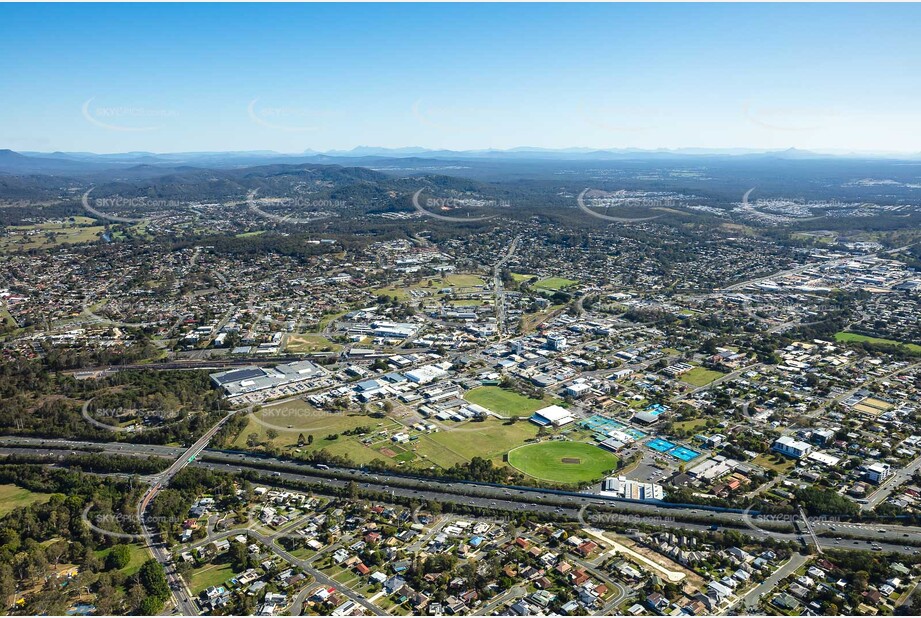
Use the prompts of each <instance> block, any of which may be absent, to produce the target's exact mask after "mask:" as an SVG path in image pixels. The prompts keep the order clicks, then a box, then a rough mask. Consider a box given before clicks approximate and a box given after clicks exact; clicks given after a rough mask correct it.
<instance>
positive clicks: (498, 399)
mask: <svg viewBox="0 0 921 618" xmlns="http://www.w3.org/2000/svg"><path fill="white" fill-rule="evenodd" d="M464 399H466V400H467V401H469V402H470V403H475V404H477V405H479V406H483V407H484V408H486V409H488V410H492V411H493V412H495V413H496V414H500V415H502V416H529V415H530V414H531V413H532V412H534V411H536V410H540V409H541V408H546V407H547V406H549V405H550V404H551V403H553V402H552V401H551V402H548V401H544V400H542V399H531V398H530V397H525V396H524V395H519V394H518V393H516V392H515V391H512V390H509V389H506V388H502V387H499V386H480V387H479V388H474V389H471V390H469V391H467V393H466V394H464Z"/></svg>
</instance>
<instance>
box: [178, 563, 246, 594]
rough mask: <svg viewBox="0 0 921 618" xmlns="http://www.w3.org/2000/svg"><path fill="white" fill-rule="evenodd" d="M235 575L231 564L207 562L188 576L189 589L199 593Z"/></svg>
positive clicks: (193, 592)
mask: <svg viewBox="0 0 921 618" xmlns="http://www.w3.org/2000/svg"><path fill="white" fill-rule="evenodd" d="M234 575H235V573H234V572H233V569H232V568H231V566H230V565H229V564H206V565H205V566H203V567H201V568H198V569H195V570H193V571H192V572H191V573H190V574H189V576H188V578H187V581H188V582H189V590H191V591H192V594H198V593H199V592H201V591H202V590H204V589H205V588H210V587H211V586H220V585H221V584H223V583H225V582H226V581H227V580H228V579H230V578H231V577H233V576H234Z"/></svg>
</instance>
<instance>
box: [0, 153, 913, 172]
mask: <svg viewBox="0 0 921 618" xmlns="http://www.w3.org/2000/svg"><path fill="white" fill-rule="evenodd" d="M700 158H710V159H713V158H720V159H721V158H732V159H749V160H757V159H768V160H798V159H875V160H879V159H892V160H918V159H921V153H915V154H910V155H901V156H896V155H885V154H859V153H852V154H827V153H818V152H811V151H808V150H799V149H795V148H790V149H787V150H773V151H765V150H751V149H707V148H678V149H673V150H670V149H658V150H642V149H637V148H621V149H601V150H598V149H591V148H562V149H549V148H532V147H520V148H512V149H509V150H495V149H488V150H430V149H427V148H418V147H406V148H378V147H373V146H359V147H357V148H353V149H352V150H330V151H326V152H317V151H312V150H306V151H304V152H303V153H299V154H285V153H279V152H273V151H267V150H253V151H238V152H176V153H153V152H125V153H117V154H94V153H91V152H50V153H43V152H14V151H12V150H0V174H8V175H28V174H50V175H87V174H96V173H102V172H105V173H108V174H112V173H114V174H118V173H119V172H123V173H127V174H128V175H131V176H134V175H141V176H143V175H146V174H156V173H158V172H159V173H163V172H164V171H177V170H181V169H184V168H185V169H188V168H205V169H232V168H240V167H249V166H253V165H275V164H301V163H338V164H342V165H361V166H380V165H388V164H394V165H406V164H408V163H413V164H419V165H421V164H424V163H426V162H436V161H437V162H439V163H441V164H450V163H451V162H475V161H479V162H495V163H499V162H503V161H504V162H517V163H522V162H526V161H543V162H548V161H560V162H566V161H587V162H590V161H628V160H637V161H641V160H671V161H675V160H693V159H700ZM145 166H149V169H145Z"/></svg>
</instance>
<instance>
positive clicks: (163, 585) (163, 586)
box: [138, 558, 170, 601]
mask: <svg viewBox="0 0 921 618" xmlns="http://www.w3.org/2000/svg"><path fill="white" fill-rule="evenodd" d="M138 580H139V581H140V582H141V584H142V585H143V586H144V589H145V590H147V594H149V595H150V596H153V597H157V598H159V599H161V601H165V600H166V599H167V597H169V594H170V592H169V584H168V583H167V582H166V573H165V572H164V570H163V565H162V564H160V563H159V562H157V561H156V560H154V559H152V558H151V559H150V560H148V561H147V562H145V563H144V564H143V565H142V566H141V570H140V571H138Z"/></svg>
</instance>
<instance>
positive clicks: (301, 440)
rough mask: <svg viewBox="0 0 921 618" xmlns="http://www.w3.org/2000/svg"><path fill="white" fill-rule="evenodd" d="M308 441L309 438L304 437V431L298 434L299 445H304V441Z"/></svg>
mask: <svg viewBox="0 0 921 618" xmlns="http://www.w3.org/2000/svg"><path fill="white" fill-rule="evenodd" d="M306 442H307V439H306V438H305V437H304V434H302V433H299V434H297V445H298V446H304V443H306Z"/></svg>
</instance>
